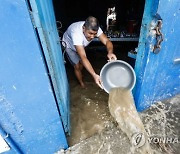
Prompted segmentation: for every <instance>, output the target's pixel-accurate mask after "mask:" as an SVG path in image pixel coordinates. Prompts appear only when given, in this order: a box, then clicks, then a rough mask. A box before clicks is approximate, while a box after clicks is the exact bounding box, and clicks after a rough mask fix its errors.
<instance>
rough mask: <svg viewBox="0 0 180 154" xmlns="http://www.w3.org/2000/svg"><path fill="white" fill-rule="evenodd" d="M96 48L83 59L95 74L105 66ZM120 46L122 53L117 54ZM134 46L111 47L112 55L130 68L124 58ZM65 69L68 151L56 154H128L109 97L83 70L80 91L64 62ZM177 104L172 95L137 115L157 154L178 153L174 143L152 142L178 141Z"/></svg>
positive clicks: (179, 99) (102, 52)
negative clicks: (69, 102)
mask: <svg viewBox="0 0 180 154" xmlns="http://www.w3.org/2000/svg"><path fill="white" fill-rule="evenodd" d="M98 45H99V44H98ZM98 45H96V48H94V46H90V47H89V48H88V52H87V56H88V58H89V60H90V61H91V63H92V65H93V67H94V69H95V70H96V72H97V73H99V72H100V70H101V68H102V67H103V65H104V64H106V63H107V58H106V52H105V48H103V47H102V45H99V46H98ZM121 47H122V48H123V51H120V50H121V49H122V48H121ZM135 47H136V43H130V44H129V43H126V44H120V46H119V45H117V46H116V45H115V53H116V55H117V57H118V59H121V60H125V61H126V62H128V63H129V64H131V65H132V66H134V62H135V61H134V60H133V59H131V58H129V57H127V51H130V50H131V49H134V48H135ZM66 70H67V74H68V80H69V84H70V92H71V104H70V109H71V111H70V112H71V113H70V115H71V135H70V136H69V137H68V143H69V146H70V147H71V148H70V149H68V150H67V151H60V152H59V153H73V154H76V153H77V154H95V153H112V154H127V153H131V152H130V151H131V150H130V149H131V146H130V141H129V140H128V138H127V136H126V135H125V134H124V133H123V132H122V131H121V130H120V129H119V128H118V126H117V123H116V122H115V121H114V119H113V118H112V116H111V115H110V112H109V108H108V97H109V95H108V94H107V93H106V92H105V91H103V90H101V89H100V88H99V87H97V86H96V84H95V83H94V81H93V78H92V77H91V76H90V74H89V73H88V72H87V71H86V70H85V69H84V70H83V77H84V81H85V84H86V88H84V89H83V88H81V87H80V85H79V83H78V82H77V80H76V78H75V75H74V73H73V68H72V66H70V64H69V63H68V62H67V64H66ZM179 103H180V96H176V97H174V98H172V99H170V100H167V101H165V102H159V103H156V104H155V105H153V106H152V107H151V108H150V109H148V110H147V111H144V112H142V113H140V117H141V119H142V120H143V123H144V126H145V129H146V131H147V133H148V134H149V135H150V136H151V137H152V138H150V140H149V142H151V145H152V147H153V148H154V149H156V150H157V151H158V152H159V153H174V154H178V152H179V151H178V149H180V144H179V143H176V141H174V142H175V143H171V144H159V143H156V142H158V141H156V140H159V139H160V138H162V137H165V138H167V137H168V139H169V138H172V140H173V139H175V140H176V139H178V140H180V121H179V118H180V112H179V111H180V106H179ZM157 136H158V137H157ZM153 137H154V138H155V139H154V138H153ZM178 142H180V141H178Z"/></svg>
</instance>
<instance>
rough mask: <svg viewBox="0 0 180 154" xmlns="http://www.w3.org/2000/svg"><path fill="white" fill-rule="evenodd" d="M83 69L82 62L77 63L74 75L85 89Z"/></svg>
mask: <svg viewBox="0 0 180 154" xmlns="http://www.w3.org/2000/svg"><path fill="white" fill-rule="evenodd" d="M82 68H83V65H82V64H81V63H80V62H79V63H77V64H76V65H74V73H75V75H76V77H77V79H78V81H79V83H80V85H81V87H83V88H84V87H85V85H84V82H83V80H82Z"/></svg>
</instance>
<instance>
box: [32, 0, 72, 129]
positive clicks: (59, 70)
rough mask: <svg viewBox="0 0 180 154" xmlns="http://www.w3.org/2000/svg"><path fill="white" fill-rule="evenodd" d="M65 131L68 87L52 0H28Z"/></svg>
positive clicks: (66, 126) (68, 127)
mask: <svg viewBox="0 0 180 154" xmlns="http://www.w3.org/2000/svg"><path fill="white" fill-rule="evenodd" d="M29 1H30V5H31V8H32V14H33V18H34V19H33V20H34V21H35V26H36V27H37V31H38V35H39V38H40V41H41V44H42V47H43V52H44V54H45V58H46V61H47V65H48V68H49V72H50V76H51V79H52V83H53V88H54V90H55V96H56V99H57V103H58V107H59V109H60V114H61V118H62V122H63V126H64V129H65V131H66V132H69V130H70V124H69V123H70V122H69V121H70V120H69V87H68V81H67V76H66V70H65V67H64V60H63V57H62V51H61V46H60V41H59V36H58V32H57V27H56V20H55V16H54V9H53V4H52V0H29Z"/></svg>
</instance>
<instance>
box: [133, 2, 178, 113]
mask: <svg viewBox="0 0 180 154" xmlns="http://www.w3.org/2000/svg"><path fill="white" fill-rule="evenodd" d="M179 8H180V3H179V1H178V0H175V1H168V0H164V1H157V0H155V1H151V2H150V1H147V2H146V5H145V12H144V16H143V22H142V28H141V36H140V42H139V51H138V56H137V62H136V66H135V71H136V75H137V84H136V87H135V89H134V94H135V101H136V107H137V109H138V110H139V111H142V110H144V109H146V108H148V107H149V106H150V105H151V104H152V103H154V102H156V101H159V100H163V99H167V98H169V97H172V96H175V95H176V94H179V93H180V78H179V75H180V64H178V63H177V64H175V63H174V60H175V59H178V58H180V52H179V51H180V46H179V44H180V41H179V38H178V37H179V34H180V18H179V15H180V12H179ZM159 19H161V20H162V23H163V25H162V30H161V32H162V33H163V36H164V40H163V42H162V43H161V50H160V52H159V53H158V54H155V53H153V50H152V46H154V43H156V41H155V38H153V37H152V35H151V32H152V29H153V26H152V25H153V23H156V22H157V20H159ZM153 41H155V42H153Z"/></svg>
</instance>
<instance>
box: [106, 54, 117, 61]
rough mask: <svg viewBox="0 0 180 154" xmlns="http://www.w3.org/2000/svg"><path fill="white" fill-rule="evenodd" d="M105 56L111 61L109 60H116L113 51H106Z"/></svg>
mask: <svg viewBox="0 0 180 154" xmlns="http://www.w3.org/2000/svg"><path fill="white" fill-rule="evenodd" d="M107 57H108V59H109V61H111V60H117V57H116V55H115V54H113V53H108V55H107Z"/></svg>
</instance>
